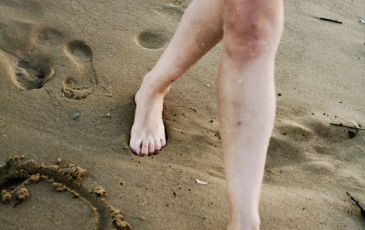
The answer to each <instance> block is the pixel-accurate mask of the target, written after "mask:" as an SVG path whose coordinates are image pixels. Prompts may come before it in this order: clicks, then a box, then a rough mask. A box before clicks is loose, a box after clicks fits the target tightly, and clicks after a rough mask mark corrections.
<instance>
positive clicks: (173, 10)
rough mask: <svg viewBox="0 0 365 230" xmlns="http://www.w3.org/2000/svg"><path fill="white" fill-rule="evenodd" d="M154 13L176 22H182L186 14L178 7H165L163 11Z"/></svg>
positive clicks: (159, 10)
mask: <svg viewBox="0 0 365 230" xmlns="http://www.w3.org/2000/svg"><path fill="white" fill-rule="evenodd" d="M154 12H155V13H157V14H159V15H162V16H167V17H169V18H173V19H176V20H180V19H181V17H182V16H183V14H184V10H182V9H180V8H179V7H176V6H164V7H162V9H158V10H155V11H154Z"/></svg>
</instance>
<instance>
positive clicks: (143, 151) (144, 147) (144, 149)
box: [140, 141, 148, 156]
mask: <svg viewBox="0 0 365 230" xmlns="http://www.w3.org/2000/svg"><path fill="white" fill-rule="evenodd" d="M147 155H148V141H144V142H143V143H142V146H141V154H140V156H147Z"/></svg>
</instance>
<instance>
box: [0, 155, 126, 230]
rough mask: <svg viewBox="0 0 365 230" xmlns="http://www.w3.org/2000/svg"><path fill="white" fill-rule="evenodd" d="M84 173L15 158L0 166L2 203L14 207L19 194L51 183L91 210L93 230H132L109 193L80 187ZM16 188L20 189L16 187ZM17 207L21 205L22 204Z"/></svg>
mask: <svg viewBox="0 0 365 230" xmlns="http://www.w3.org/2000/svg"><path fill="white" fill-rule="evenodd" d="M85 173H86V171H85V170H84V169H82V168H81V167H79V166H76V165H72V164H71V165H69V166H68V168H63V169H61V168H59V167H58V166H57V165H51V166H44V165H43V164H41V165H40V164H37V163H36V162H35V161H33V160H28V161H25V162H22V161H21V160H20V158H19V157H13V158H10V159H9V160H8V161H7V162H6V164H4V165H3V166H0V191H1V201H2V202H3V203H5V204H9V203H11V204H12V203H14V199H15V198H14V196H16V195H17V194H18V191H20V190H23V191H27V190H26V186H27V185H28V184H30V183H40V182H46V183H51V184H52V185H53V187H54V189H55V191H57V192H69V193H71V194H73V196H74V198H78V199H80V200H82V201H84V202H86V203H87V204H88V205H89V206H90V208H91V210H92V211H93V214H94V217H95V218H96V224H95V227H94V229H98V230H102V229H105V230H106V229H118V230H130V229H132V226H131V225H130V224H129V223H128V222H126V221H125V220H124V219H123V216H122V215H121V213H120V211H119V210H117V209H115V208H114V207H113V206H112V205H110V204H109V203H108V202H107V201H106V200H105V198H104V196H105V195H106V193H105V190H104V189H103V188H101V187H96V188H95V189H94V190H93V191H91V190H89V189H87V188H86V187H84V186H83V185H82V184H81V182H82V177H83V175H84V174H85ZM14 184H16V185H17V186H13V185H14ZM33 196H35V195H33ZM18 199H19V198H18ZM25 199H32V196H30V197H29V194H28V196H27V197H25ZM14 205H21V203H15V204H14ZM14 205H12V207H14Z"/></svg>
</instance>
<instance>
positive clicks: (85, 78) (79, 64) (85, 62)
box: [62, 41, 98, 100]
mask: <svg viewBox="0 0 365 230" xmlns="http://www.w3.org/2000/svg"><path fill="white" fill-rule="evenodd" d="M64 52H65V54H66V56H67V57H68V58H70V59H71V61H72V62H73V63H74V64H75V66H76V69H77V72H76V74H77V78H75V77H68V78H66V79H65V80H64V82H63V90H62V93H63V96H64V97H65V98H66V99H76V100H79V99H82V98H85V97H87V96H88V95H90V94H91V93H93V92H94V90H95V88H96V86H97V84H98V80H97V77H96V73H95V69H94V67H93V64H92V59H93V53H92V50H91V48H90V47H89V46H88V45H86V44H85V43H84V42H83V41H72V42H70V43H68V44H67V45H66V47H65V48H64Z"/></svg>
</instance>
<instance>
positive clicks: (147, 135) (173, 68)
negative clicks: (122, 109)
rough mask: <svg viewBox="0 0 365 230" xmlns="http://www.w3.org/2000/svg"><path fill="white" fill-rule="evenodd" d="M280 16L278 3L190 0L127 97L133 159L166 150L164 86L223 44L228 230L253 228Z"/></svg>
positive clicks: (220, 86)
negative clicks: (132, 109) (131, 99)
mask: <svg viewBox="0 0 365 230" xmlns="http://www.w3.org/2000/svg"><path fill="white" fill-rule="evenodd" d="M283 14H284V13H283V1H282V0H211V1H205V0H194V1H193V2H192V3H191V4H190V5H189V7H188V8H187V10H186V11H185V14H184V16H183V17H182V20H181V23H180V25H179V27H178V29H177V31H176V33H175V35H174V37H173V39H172V40H171V42H170V44H169V46H168V47H167V49H166V50H165V52H164V53H163V55H162V56H161V58H160V60H159V61H158V62H157V64H156V66H155V67H154V68H153V69H152V70H151V72H150V73H148V74H147V75H146V76H145V77H144V79H143V82H142V85H141V88H140V89H139V90H138V92H137V94H136V96H135V101H136V105H137V107H136V114H135V120H134V124H133V127H132V131H131V140H130V148H131V150H132V152H134V153H135V154H136V155H139V156H145V155H152V154H153V153H154V152H155V151H159V150H160V149H161V148H162V147H163V146H164V145H165V144H166V139H165V130H164V125H163V121H162V108H163V98H164V96H165V95H166V93H167V92H168V90H169V88H170V86H171V84H172V83H173V82H174V81H176V80H177V79H178V78H179V77H180V76H182V75H183V74H184V73H185V72H186V71H187V70H188V69H189V68H190V67H191V66H192V65H193V64H195V63H196V62H197V61H198V60H199V59H200V58H201V57H202V56H203V55H204V54H205V53H206V52H208V51H209V50H210V49H211V48H212V47H213V46H214V45H215V44H216V43H218V42H219V41H220V40H221V39H222V38H223V50H222V53H221V57H220V63H219V68H218V79H217V95H218V99H217V101H218V118H219V130H220V134H221V140H222V150H223V157H224V164H225V173H226V181H227V189H228V195H229V199H230V207H231V213H230V222H229V225H228V227H227V229H228V230H238V229H239V230H242V229H259V226H260V218H259V213H258V206H259V198H260V191H261V185H262V178H263V174H264V165H265V160H266V152H267V149H268V144H269V140H270V136H271V133H272V129H273V126H274V119H275V104H276V102H275V85H274V63H275V55H276V51H277V48H278V46H279V42H280V38H281V34H282V29H283ZM219 15H221V16H219Z"/></svg>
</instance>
